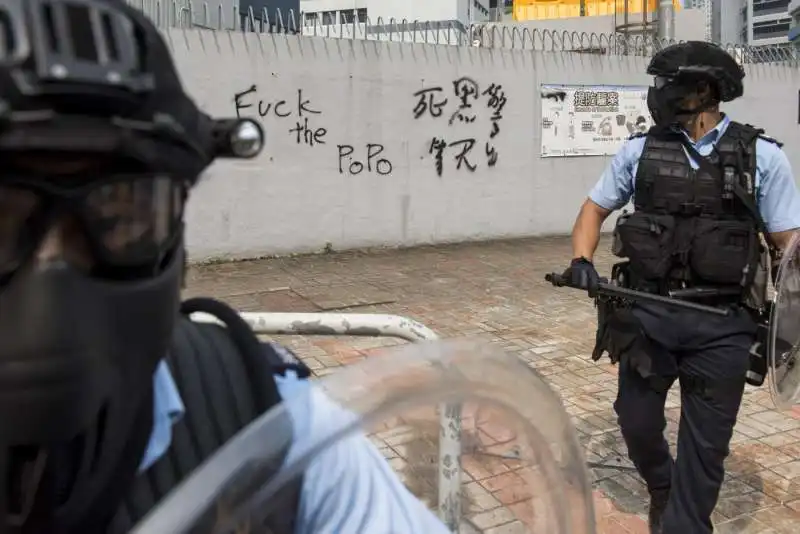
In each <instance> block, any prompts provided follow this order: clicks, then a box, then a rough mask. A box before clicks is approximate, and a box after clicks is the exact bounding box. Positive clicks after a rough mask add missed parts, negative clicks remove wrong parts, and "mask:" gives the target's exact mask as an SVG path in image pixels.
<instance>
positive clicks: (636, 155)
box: [564, 42, 800, 534]
mask: <svg viewBox="0 0 800 534" xmlns="http://www.w3.org/2000/svg"><path fill="white" fill-rule="evenodd" d="M647 72H648V74H650V75H652V76H653V77H654V81H653V86H652V87H650V89H649V92H648V107H649V108H650V112H651V114H652V116H653V119H654V123H655V126H654V127H653V128H651V129H650V130H649V131H648V132H647V133H644V134H637V135H634V136H633V137H632V138H631V139H630V140H628V141H627V142H626V143H625V145H624V146H623V147H622V149H621V150H620V151H619V153H618V154H616V155H615V157H614V158H613V159H612V161H611V163H610V165H609V167H608V168H607V169H606V171H605V172H604V173H603V175H602V176H601V178H600V180H599V182H598V183H597V185H596V186H595V187H594V189H592V191H591V192H590V194H589V198H588V199H587V200H586V201H585V202H584V204H583V206H582V207H581V210H580V213H579V215H578V217H577V220H576V222H575V226H574V228H573V233H572V249H573V260H572V262H571V264H570V267H569V268H568V269H567V270H566V271H565V273H564V277H565V278H566V279H567V281H568V283H569V284H571V285H573V286H577V287H581V288H591V287H592V285H594V284H596V283H597V282H598V279H599V276H598V273H597V271H596V270H595V267H594V265H593V263H592V257H593V255H594V253H595V250H596V248H597V244H598V240H599V234H600V229H601V225H602V223H603V221H604V220H605V219H606V218H607V217H608V216H609V214H610V213H611V212H613V211H614V210H618V209H620V208H622V207H623V206H625V205H626V204H627V203H628V202H629V200H633V206H634V211H633V212H632V213H631V214H623V215H622V216H621V217H620V218H619V219H618V223H617V227H616V229H615V244H614V253H615V254H616V255H617V256H619V257H622V258H626V259H627V261H626V262H621V263H620V264H617V265H616V266H615V269H614V272H612V277H614V279H615V280H616V281H617V282H618V283H620V284H621V285H624V286H626V287H629V288H632V289H636V290H639V291H646V292H650V293H656V294H661V295H668V296H672V297H674V298H685V299H691V300H695V301H697V302H698V303H701V304H706V305H710V306H715V307H721V308H727V309H729V310H730V311H729V314H728V316H717V315H711V314H704V313H702V312H699V311H693V310H691V311H683V310H682V309H677V308H672V307H669V308H668V307H664V306H663V305H656V304H646V305H645V304H635V303H628V304H626V305H611V304H604V305H602V306H600V308H599V312H600V313H599V314H598V336H597V346H596V348H595V351H594V354H593V358H594V359H598V358H599V357H600V356H601V355H602V353H603V352H604V351H607V352H608V353H609V355H610V357H611V359H612V361H613V362H619V386H618V395H617V399H616V402H615V403H614V409H615V411H616V413H617V415H618V420H619V424H620V427H621V431H622V435H623V436H624V439H625V442H626V444H627V447H628V454H629V456H630V458H631V460H632V461H633V463H634V464H635V466H636V468H637V470H638V471H639V473H640V474H641V476H642V477H643V478H644V480H645V482H646V483H647V487H648V489H649V492H650V497H651V500H650V512H649V521H650V528H651V532H654V533H661V532H663V533H664V534H686V533H692V534H705V533H709V534H710V533H711V532H712V523H711V513H712V511H713V509H714V507H715V506H716V503H717V498H718V495H719V491H720V486H721V484H722V481H723V477H724V468H723V462H724V460H725V458H726V456H727V455H728V454H729V443H730V439H731V436H732V433H733V427H734V425H735V423H736V417H737V413H738V410H739V406H740V404H741V400H742V394H743V391H744V385H745V377H746V374H747V371H748V368H749V366H750V363H749V360H750V359H749V354H748V353H749V349H750V347H751V345H753V343H754V336H755V333H756V331H757V318H758V317H759V315H758V312H759V311H761V310H763V308H764V306H765V303H766V287H767V276H768V275H767V272H768V269H767V267H766V266H765V263H766V260H767V259H768V256H767V251H768V250H769V251H771V252H772V253H773V255H774V254H777V253H778V251H779V250H780V249H782V248H783V247H785V246H786V245H788V242H789V239H790V237H791V236H792V234H793V232H794V231H795V230H797V229H798V227H800V194H798V190H797V186H796V185H795V181H794V177H793V176H792V171H791V169H790V165H789V161H788V160H787V157H786V155H785V154H784V152H783V151H782V150H781V148H780V147H781V145H780V143H778V142H777V141H775V140H773V139H770V138H768V137H766V136H765V135H764V134H763V131H762V130H759V129H756V128H754V127H752V126H749V125H744V124H740V123H738V122H735V121H732V120H731V119H730V118H729V117H728V116H726V115H725V114H724V113H721V112H720V110H719V104H720V102H729V101H731V100H734V99H736V98H738V97H740V96H742V94H743V86H742V80H743V78H744V76H745V73H744V71H743V70H742V68H741V67H740V66H739V65H738V64H737V63H736V61H735V60H734V59H733V58H732V57H731V56H730V55H729V54H727V53H726V52H725V51H724V50H722V49H721V48H719V47H718V46H715V45H713V44H710V43H705V42H687V43H682V44H677V45H673V46H669V47H667V48H665V49H664V50H662V51H660V52H659V53H657V54H656V55H655V56H654V57H653V58H652V61H651V62H650V64H649V66H648V68H647ZM761 238H763V239H764V240H765V242H766V244H767V245H768V247H765V246H763V244H762V241H761ZM676 380H678V381H679V383H680V385H681V419H680V427H679V434H678V452H677V459H676V460H673V458H672V456H671V454H670V450H669V448H668V446H667V442H666V440H665V439H664V429H665V427H666V419H665V416H664V404H665V401H666V398H667V392H668V390H669V389H670V388H671V387H672V385H673V384H674V382H675V381H676Z"/></svg>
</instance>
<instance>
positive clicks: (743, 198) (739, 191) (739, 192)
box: [681, 123, 776, 248]
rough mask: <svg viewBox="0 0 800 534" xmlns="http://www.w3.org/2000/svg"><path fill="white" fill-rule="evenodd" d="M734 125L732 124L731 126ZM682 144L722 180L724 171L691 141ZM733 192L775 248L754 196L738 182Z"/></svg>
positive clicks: (684, 140)
mask: <svg viewBox="0 0 800 534" xmlns="http://www.w3.org/2000/svg"><path fill="white" fill-rule="evenodd" d="M733 124H734V123H731V125H733ZM681 143H682V144H683V146H684V147H685V148H686V151H687V152H688V153H689V155H690V156H691V157H692V159H693V160H695V161H696V162H697V164H698V165H699V166H700V167H701V168H702V169H703V170H704V171H705V172H707V173H709V174H710V175H711V176H714V177H716V178H717V179H720V180H722V170H721V169H720V168H719V167H718V166H716V165H714V164H713V163H711V162H710V161H709V160H708V158H707V157H705V156H702V155H701V154H700V153H699V152H698V151H697V149H696V148H695V147H694V146H693V145H692V144H691V143H690V142H689V140H688V139H686V137H685V136H681ZM731 190H732V193H733V194H734V195H736V198H738V199H739V201H740V202H741V203H742V205H743V206H744V207H745V209H746V210H747V211H748V213H750V217H751V218H752V219H753V222H754V223H755V224H756V228H758V231H759V232H761V233H762V234H763V236H764V239H765V240H766V241H767V245H769V246H770V248H775V245H776V244H775V242H774V241H773V240H772V238H771V237H770V235H769V232H768V231H767V225H766V223H765V222H764V219H763V217H761V212H760V211H759V210H758V206H757V205H756V201H755V196H754V194H750V193H748V192H747V191H745V189H744V187H742V184H741V183H739V182H738V181H736V180H735V181H734V182H733V184H731Z"/></svg>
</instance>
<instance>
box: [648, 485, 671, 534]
mask: <svg viewBox="0 0 800 534" xmlns="http://www.w3.org/2000/svg"><path fill="white" fill-rule="evenodd" d="M668 500H669V488H667V489H657V490H653V491H651V492H650V512H649V513H648V514H647V520H648V521H647V522H648V524H649V525H650V534H661V516H662V515H664V509H665V508H666V507H667V501H668Z"/></svg>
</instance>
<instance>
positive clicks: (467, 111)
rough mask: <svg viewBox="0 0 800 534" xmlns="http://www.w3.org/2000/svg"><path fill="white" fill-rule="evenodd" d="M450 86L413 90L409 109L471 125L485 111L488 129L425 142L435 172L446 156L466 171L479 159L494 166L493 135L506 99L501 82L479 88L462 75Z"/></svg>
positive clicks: (452, 123) (416, 115) (440, 170)
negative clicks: (411, 104)
mask: <svg viewBox="0 0 800 534" xmlns="http://www.w3.org/2000/svg"><path fill="white" fill-rule="evenodd" d="M452 88H453V90H452V94H449V93H447V92H445V90H444V88H443V87H441V86H434V87H428V88H424V89H421V90H419V91H417V92H415V93H414V94H413V97H414V99H415V100H416V102H415V105H414V107H413V109H412V113H413V115H414V118H415V119H421V118H423V117H428V118H431V119H435V120H446V121H447V125H448V126H455V125H457V124H461V125H472V124H473V123H475V122H476V121H478V119H480V118H481V115H483V114H484V113H486V112H488V122H489V126H488V132H486V131H484V132H483V135H480V133H479V132H476V134H474V135H471V136H463V137H462V136H460V135H459V136H453V137H452V138H446V137H439V136H434V137H432V138H431V139H430V141H429V142H428V145H427V146H428V154H430V155H431V156H433V161H434V166H435V169H436V173H437V174H438V175H439V176H442V173H443V172H444V169H445V160H447V161H451V160H452V162H453V163H454V167H455V169H456V170H461V169H465V170H467V171H469V172H475V170H476V169H477V168H478V165H479V162H480V161H483V162H484V163H485V165H486V166H487V167H494V166H495V165H497V161H498V158H499V154H498V151H497V148H495V146H494V139H495V137H497V135H498V134H499V133H500V123H501V122H502V120H503V109H504V108H505V106H506V104H507V103H508V97H507V96H506V94H505V91H503V86H502V85H498V84H495V83H492V84H489V86H488V87H486V88H484V89H483V90H482V89H481V86H480V85H479V84H478V82H476V81H475V80H473V79H472V78H470V77H468V76H463V77H461V78H458V79H456V80H453V83H452ZM481 110H483V112H484V113H481ZM470 130H474V128H470ZM481 144H482V145H483V146H481Z"/></svg>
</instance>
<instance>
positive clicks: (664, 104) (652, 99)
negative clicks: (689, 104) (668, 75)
mask: <svg viewBox="0 0 800 534" xmlns="http://www.w3.org/2000/svg"><path fill="white" fill-rule="evenodd" d="M685 97H686V90H685V89H683V88H682V87H680V86H677V85H667V86H664V87H662V88H660V89H656V88H655V87H650V88H649V89H648V90H647V109H648V110H649V111H650V115H651V116H652V117H653V123H654V124H655V125H656V126H662V127H663V126H670V125H672V124H674V123H675V122H676V121H677V120H678V117H679V116H680V115H683V114H685V113H686V110H684V109H682V107H681V103H682V101H683V99H684V98H685Z"/></svg>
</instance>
